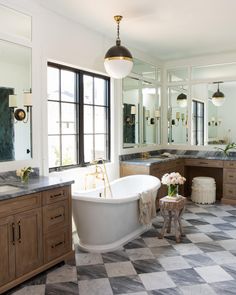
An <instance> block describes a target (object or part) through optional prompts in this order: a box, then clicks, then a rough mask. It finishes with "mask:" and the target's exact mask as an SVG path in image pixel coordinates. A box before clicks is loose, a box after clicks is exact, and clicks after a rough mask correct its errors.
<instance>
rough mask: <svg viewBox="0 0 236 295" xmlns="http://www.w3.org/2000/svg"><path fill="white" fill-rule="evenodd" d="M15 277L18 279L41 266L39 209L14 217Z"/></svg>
mask: <svg viewBox="0 0 236 295" xmlns="http://www.w3.org/2000/svg"><path fill="white" fill-rule="evenodd" d="M15 224H16V276H17V277H19V276H21V275H23V274H25V273H27V272H30V271H31V270H34V269H35V268H37V267H38V266H40V265H41V264H42V254H43V249H42V213H41V208H37V209H33V210H30V211H27V212H23V213H20V214H18V215H16V216H15Z"/></svg>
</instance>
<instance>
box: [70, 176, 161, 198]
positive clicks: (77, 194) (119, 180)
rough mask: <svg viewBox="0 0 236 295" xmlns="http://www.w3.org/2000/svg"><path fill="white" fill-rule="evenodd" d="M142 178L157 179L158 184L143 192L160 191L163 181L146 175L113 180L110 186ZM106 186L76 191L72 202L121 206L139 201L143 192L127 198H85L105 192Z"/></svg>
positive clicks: (73, 193)
mask: <svg viewBox="0 0 236 295" xmlns="http://www.w3.org/2000/svg"><path fill="white" fill-rule="evenodd" d="M140 177H146V178H152V179H155V181H156V184H155V185H152V186H151V187H149V188H148V189H145V190H143V191H142V192H144V191H152V192H153V191H155V190H158V189H159V188H160V186H161V181H160V179H159V178H158V177H156V176H153V175H146V174H135V175H128V176H125V177H120V178H118V179H116V180H113V181H112V182H111V183H110V184H111V185H112V184H114V183H118V182H122V180H123V179H125V178H126V179H127V178H140ZM103 188H104V186H102V187H98V188H94V189H90V190H79V191H74V192H72V200H75V201H76V200H78V201H86V202H95V203H110V204H115V203H116V204H121V203H128V202H131V201H135V200H138V199H139V198H140V196H141V194H142V192H140V193H138V194H134V195H131V194H129V195H127V196H126V197H125V198H122V197H120V198H107V199H106V198H102V197H101V198H100V197H98V196H83V193H91V192H97V191H100V190H103Z"/></svg>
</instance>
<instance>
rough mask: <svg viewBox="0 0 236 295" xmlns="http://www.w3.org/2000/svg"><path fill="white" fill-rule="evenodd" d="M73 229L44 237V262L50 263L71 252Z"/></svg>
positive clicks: (65, 229) (67, 228) (66, 229)
mask: <svg viewBox="0 0 236 295" xmlns="http://www.w3.org/2000/svg"><path fill="white" fill-rule="evenodd" d="M70 231H71V228H70V227H69V226H68V227H65V228H64V229H62V230H59V231H55V232H52V233H50V234H47V235H45V236H44V261H45V263H46V262H49V261H51V260H53V259H55V258H57V257H59V256H61V255H63V254H65V253H67V252H69V251H70V250H71V234H70Z"/></svg>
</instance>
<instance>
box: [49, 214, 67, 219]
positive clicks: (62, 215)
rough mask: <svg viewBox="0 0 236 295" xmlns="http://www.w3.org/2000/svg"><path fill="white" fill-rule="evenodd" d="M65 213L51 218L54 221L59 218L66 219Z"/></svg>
mask: <svg viewBox="0 0 236 295" xmlns="http://www.w3.org/2000/svg"><path fill="white" fill-rule="evenodd" d="M64 215H65V214H64V213H63V214H58V215H56V216H52V217H51V220H53V219H57V218H60V217H64Z"/></svg>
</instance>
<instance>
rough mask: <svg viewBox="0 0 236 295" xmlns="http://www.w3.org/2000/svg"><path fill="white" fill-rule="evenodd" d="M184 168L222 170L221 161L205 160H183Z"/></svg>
mask: <svg viewBox="0 0 236 295" xmlns="http://www.w3.org/2000/svg"><path fill="white" fill-rule="evenodd" d="M185 166H198V167H215V168H222V167H223V161H221V160H205V159H185Z"/></svg>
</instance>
